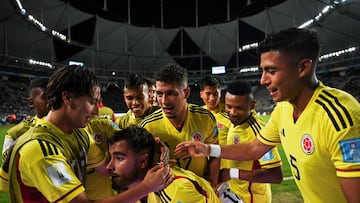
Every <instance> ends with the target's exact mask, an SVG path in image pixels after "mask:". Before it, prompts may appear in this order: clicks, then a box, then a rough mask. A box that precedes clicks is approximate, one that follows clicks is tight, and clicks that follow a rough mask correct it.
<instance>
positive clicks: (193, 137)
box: [191, 132, 203, 141]
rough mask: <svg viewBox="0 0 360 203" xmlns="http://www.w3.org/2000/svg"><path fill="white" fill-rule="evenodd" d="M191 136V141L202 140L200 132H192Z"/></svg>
mask: <svg viewBox="0 0 360 203" xmlns="http://www.w3.org/2000/svg"><path fill="white" fill-rule="evenodd" d="M191 138H192V140H193V141H202V139H203V135H202V134H201V132H194V133H193V134H192V136H191Z"/></svg>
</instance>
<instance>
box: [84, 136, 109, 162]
mask: <svg viewBox="0 0 360 203" xmlns="http://www.w3.org/2000/svg"><path fill="white" fill-rule="evenodd" d="M89 140H90V145H89V150H88V152H87V153H88V162H87V168H96V167H98V166H101V165H102V164H104V163H105V162H106V154H105V153H104V152H103V151H102V150H101V149H100V147H98V146H97V145H96V143H95V140H94V138H93V137H92V136H91V135H89Z"/></svg>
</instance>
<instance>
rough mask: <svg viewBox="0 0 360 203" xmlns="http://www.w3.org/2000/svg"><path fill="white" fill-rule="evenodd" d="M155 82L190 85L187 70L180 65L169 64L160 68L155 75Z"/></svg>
mask: <svg viewBox="0 0 360 203" xmlns="http://www.w3.org/2000/svg"><path fill="white" fill-rule="evenodd" d="M155 80H156V81H160V82H165V83H171V82H176V83H177V84H179V85H183V84H186V86H187V83H188V73H187V70H186V69H185V68H183V67H181V66H180V65H178V64H173V63H169V64H166V65H163V66H161V67H160V71H159V72H157V73H156V74H155Z"/></svg>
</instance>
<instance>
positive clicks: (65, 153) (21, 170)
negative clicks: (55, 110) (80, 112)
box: [9, 120, 106, 203]
mask: <svg viewBox="0 0 360 203" xmlns="http://www.w3.org/2000/svg"><path fill="white" fill-rule="evenodd" d="M10 157H11V158H10V164H9V180H10V199H11V202H64V203H65V202H69V201H71V200H72V199H73V198H75V197H76V196H78V195H79V194H80V193H82V192H84V191H85V188H84V186H83V184H84V182H85V179H86V170H87V168H88V167H89V168H92V167H97V166H100V165H102V164H104V163H105V161H106V157H105V155H104V153H102V152H101V150H100V149H99V148H98V147H97V146H96V145H95V142H94V140H93V139H92V138H91V136H90V135H89V134H88V133H87V132H86V131H85V130H84V129H74V130H73V132H72V133H71V134H65V133H64V132H62V131H61V130H60V129H59V128H57V127H56V126H55V125H53V124H52V123H50V122H48V121H45V120H39V122H38V123H37V124H36V126H34V127H32V128H30V129H29V130H28V131H27V132H26V133H25V134H24V135H22V136H21V137H20V138H18V140H17V142H16V144H15V145H14V148H13V150H12V152H11V156H10Z"/></svg>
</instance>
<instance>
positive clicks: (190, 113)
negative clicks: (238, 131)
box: [140, 104, 218, 177]
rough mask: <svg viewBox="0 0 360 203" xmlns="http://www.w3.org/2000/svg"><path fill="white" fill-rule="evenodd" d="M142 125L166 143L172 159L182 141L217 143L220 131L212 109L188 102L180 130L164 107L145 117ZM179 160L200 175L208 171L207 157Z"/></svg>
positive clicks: (182, 165)
mask: <svg viewBox="0 0 360 203" xmlns="http://www.w3.org/2000/svg"><path fill="white" fill-rule="evenodd" d="M140 126H141V127H144V128H145V129H146V130H148V131H149V132H150V133H151V134H153V135H154V136H156V137H159V138H160V140H161V141H163V142H165V143H166V145H167V146H168V147H169V150H170V158H171V159H175V156H174V150H175V147H176V145H177V144H179V143H180V142H183V141H191V140H196V141H201V142H204V143H217V135H218V131H217V127H216V122H215V118H214V116H213V115H212V114H211V113H210V111H208V110H206V109H204V108H202V107H200V106H197V105H193V104H188V109H187V114H186V118H185V122H184V125H183V128H182V129H181V130H180V131H178V130H177V129H176V128H175V127H174V126H173V125H172V123H171V122H170V120H169V119H168V118H167V117H166V115H165V114H164V113H163V111H162V109H159V110H157V111H155V112H154V113H152V114H151V115H150V116H147V117H145V118H144V120H143V122H142V123H141V125H140ZM177 161H178V164H179V165H180V167H182V168H185V169H189V170H191V171H193V172H195V173H196V174H197V175H199V176H200V177H204V176H205V174H206V172H207V161H208V160H207V158H186V159H183V160H177Z"/></svg>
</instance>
